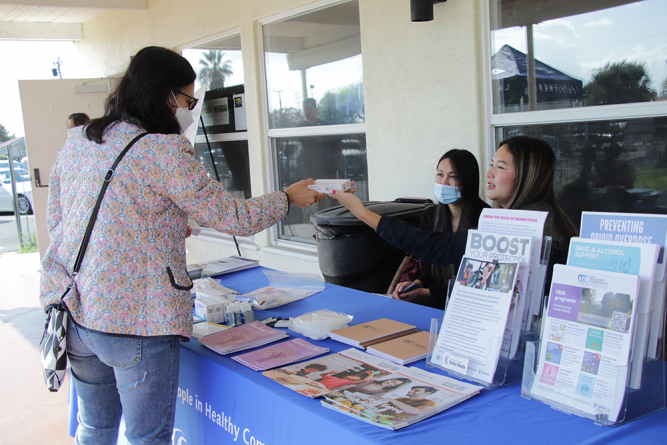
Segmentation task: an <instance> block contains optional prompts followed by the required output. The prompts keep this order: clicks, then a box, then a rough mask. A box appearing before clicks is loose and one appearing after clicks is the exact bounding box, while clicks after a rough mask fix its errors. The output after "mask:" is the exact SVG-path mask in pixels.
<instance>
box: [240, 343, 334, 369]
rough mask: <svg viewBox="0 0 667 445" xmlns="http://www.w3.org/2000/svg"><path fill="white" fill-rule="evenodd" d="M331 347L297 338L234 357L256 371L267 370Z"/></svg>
mask: <svg viewBox="0 0 667 445" xmlns="http://www.w3.org/2000/svg"><path fill="white" fill-rule="evenodd" d="M327 352H329V348H323V347H321V346H315V345H314V344H312V343H308V342H307V341H306V340H303V339H300V338H296V339H294V340H289V341H284V342H281V343H278V344H276V345H272V346H267V347H266V348H262V349H258V350H256V351H251V352H246V353H245V354H240V355H237V356H235V357H232V360H236V361H237V362H239V363H241V364H242V365H245V366H247V367H248V368H251V369H254V370H255V371H265V370H267V369H271V368H277V367H278V366H285V365H288V364H290V363H294V362H300V361H301V360H307V359H309V358H312V357H316V356H318V355H322V354H326V353H327Z"/></svg>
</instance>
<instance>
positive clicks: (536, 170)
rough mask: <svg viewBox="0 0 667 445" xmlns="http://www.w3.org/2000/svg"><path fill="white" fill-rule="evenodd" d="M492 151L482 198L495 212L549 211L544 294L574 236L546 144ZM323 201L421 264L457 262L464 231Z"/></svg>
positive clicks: (355, 203) (349, 198)
mask: <svg viewBox="0 0 667 445" xmlns="http://www.w3.org/2000/svg"><path fill="white" fill-rule="evenodd" d="M498 147H499V148H498V150H497V151H496V152H495V154H494V156H493V159H492V160H491V167H490V168H489V170H488V171H487V172H486V183H487V187H486V196H487V198H489V199H491V200H493V201H494V202H495V204H494V207H496V208H504V209H521V210H536V211H543V212H549V215H548V216H547V220H546V223H545V224H544V235H545V236H551V237H552V243H551V256H550V259H549V268H548V269H547V278H546V284H545V291H546V292H548V291H549V286H550V283H551V274H552V271H553V265H554V264H556V263H560V264H565V261H566V259H567V249H568V247H569V245H570V238H572V237H573V236H577V233H578V231H577V228H576V227H575V226H574V224H572V221H570V218H568V216H567V215H566V214H565V212H564V211H563V209H562V208H561V207H560V205H558V202H557V201H556V196H555V194H554V188H553V180H554V170H555V168H556V156H555V155H554V152H553V150H552V149H551V146H550V145H549V144H548V143H546V142H544V141H542V140H540V139H535V138H532V137H528V136H515V137H513V138H510V139H507V140H505V141H503V142H501V143H500V145H499V146H498ZM329 196H331V197H333V198H335V199H338V201H340V203H341V204H343V205H344V206H345V207H347V208H348V209H349V210H350V211H351V212H352V213H353V214H354V215H355V216H356V217H357V218H359V219H360V220H362V221H363V222H365V223H366V224H368V225H369V226H370V227H372V228H374V229H375V231H376V232H377V234H378V235H380V237H382V239H384V240H385V241H387V242H388V243H390V244H392V245H394V246H396V247H398V248H399V249H401V250H404V251H406V252H408V253H410V254H412V255H414V256H416V257H417V258H419V259H420V260H422V261H426V262H429V263H431V264H435V265H437V266H448V265H450V264H458V263H459V262H460V261H461V259H462V258H463V254H464V253H465V247H466V240H467V238H468V232H467V230H464V231H461V230H459V231H456V232H449V233H440V232H434V231H428V230H420V229H418V228H417V227H415V226H413V225H412V224H410V223H407V222H405V221H401V220H398V219H396V218H392V217H387V216H382V217H381V216H380V215H378V214H376V213H373V212H371V211H370V210H368V209H366V208H365V207H364V205H363V203H362V202H361V200H360V199H359V198H358V197H357V196H355V195H354V194H352V193H334V194H332V195H329Z"/></svg>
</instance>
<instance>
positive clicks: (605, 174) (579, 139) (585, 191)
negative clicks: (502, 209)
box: [496, 117, 667, 227]
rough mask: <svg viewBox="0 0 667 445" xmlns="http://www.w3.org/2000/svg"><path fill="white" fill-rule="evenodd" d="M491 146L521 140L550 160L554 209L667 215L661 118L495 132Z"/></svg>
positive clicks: (665, 123)
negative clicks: (538, 142) (547, 151)
mask: <svg viewBox="0 0 667 445" xmlns="http://www.w3.org/2000/svg"><path fill="white" fill-rule="evenodd" d="M496 131H497V134H496V140H497V141H502V140H504V139H507V138H509V137H512V136H517V135H527V136H533V137H537V138H540V139H543V140H545V141H547V142H548V143H549V144H550V145H551V147H552V148H553V150H554V152H555V154H556V171H555V177H554V187H555V190H556V197H557V198H558V201H559V203H560V204H561V206H562V207H563V209H564V210H565V212H566V213H567V214H568V216H570V218H571V219H572V222H574V224H575V225H576V226H577V227H579V225H580V222H581V212H583V211H599V212H624V213H659V214H667V175H666V173H667V117H660V118H642V119H624V120H614V121H595V122H579V123H564V124H553V125H531V126H528V125H526V126H513V127H503V128H498V129H497V130H496Z"/></svg>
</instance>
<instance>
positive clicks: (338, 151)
mask: <svg viewBox="0 0 667 445" xmlns="http://www.w3.org/2000/svg"><path fill="white" fill-rule="evenodd" d="M274 145H275V147H274V148H275V152H276V155H277V162H278V181H279V187H280V189H282V190H284V189H285V188H286V187H288V186H289V185H290V184H293V183H295V182H297V181H300V180H301V179H304V178H313V179H321V178H326V179H337V178H341V179H351V180H354V187H357V188H358V190H357V192H356V194H357V196H359V198H361V200H362V201H368V165H367V164H366V135H363V134H348V135H337V136H313V137H290V138H279V139H275V140H274ZM336 205H338V202H337V201H335V200H332V199H325V200H322V201H321V202H320V203H319V204H315V205H312V206H310V207H309V208H307V209H305V210H302V209H299V208H297V207H292V208H291V210H290V212H289V215H287V218H285V219H284V220H283V222H282V226H281V228H282V232H283V235H284V237H285V238H287V239H296V240H299V241H306V242H312V243H314V242H315V240H314V239H313V235H314V233H315V232H314V229H313V224H312V223H311V222H310V217H311V215H314V214H315V213H316V212H318V211H320V210H324V209H326V208H329V207H333V206H336Z"/></svg>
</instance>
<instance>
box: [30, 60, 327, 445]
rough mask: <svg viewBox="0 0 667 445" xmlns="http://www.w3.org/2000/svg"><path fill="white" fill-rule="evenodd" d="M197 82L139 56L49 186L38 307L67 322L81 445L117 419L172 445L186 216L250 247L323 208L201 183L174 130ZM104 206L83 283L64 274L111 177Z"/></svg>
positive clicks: (70, 144) (198, 168) (96, 440)
mask: <svg viewBox="0 0 667 445" xmlns="http://www.w3.org/2000/svg"><path fill="white" fill-rule="evenodd" d="M194 80H195V72H194V71H193V69H192V67H191V66H190V64H189V63H188V61H187V60H185V59H184V58H183V57H181V56H180V55H178V54H176V53H175V52H173V51H171V50H168V49H166V48H160V47H147V48H144V49H142V50H141V51H139V52H138V53H137V54H136V55H135V56H134V58H133V59H132V61H131V63H130V65H129V67H128V69H127V72H126V73H125V74H124V76H123V78H122V79H121V81H120V83H119V84H118V87H117V88H116V90H115V91H114V92H113V93H112V94H111V95H110V96H109V98H108V99H107V101H106V104H105V114H104V116H103V117H101V118H99V119H94V120H93V121H91V122H90V123H89V124H88V125H87V126H86V127H85V129H84V131H83V132H74V133H73V134H71V135H70V136H69V137H68V139H67V141H66V142H65V146H64V147H63V149H62V150H61V151H60V152H59V154H58V159H57V160H56V163H55V165H54V167H53V171H52V173H51V176H50V179H49V201H48V210H47V226H48V229H49V236H50V238H51V244H50V245H49V248H48V250H47V252H46V254H45V256H44V260H43V262H42V275H41V283H40V287H41V292H40V300H41V303H42V305H44V306H47V305H49V304H54V303H57V302H58V300H59V297H60V296H61V295H62V292H63V290H64V289H65V288H66V287H67V285H68V284H70V283H71V282H74V287H73V288H72V290H71V291H70V292H69V293H68V294H67V296H66V297H65V299H64V301H63V304H64V306H65V307H66V309H67V310H68V312H69V314H70V317H69V320H70V321H69V325H68V332H67V341H68V357H69V361H70V365H71V371H72V378H73V381H74V384H75V385H76V391H77V396H78V408H79V415H78V416H79V417H78V420H79V427H78V429H77V433H76V438H75V441H76V443H77V444H95V445H105V444H115V443H116V442H117V436H118V425H119V423H120V418H121V413H122V415H123V416H124V418H125V423H126V432H125V435H126V437H127V439H128V440H129V441H130V442H131V443H132V444H139V443H141V444H170V443H171V434H172V430H173V424H174V410H175V403H176V392H177V388H178V373H179V355H180V346H179V341H181V340H187V339H188V338H189V337H190V336H191V335H192V298H191V296H190V292H189V289H190V288H191V287H192V282H191V281H190V279H189V277H188V274H187V272H186V261H185V238H186V232H187V218H188V215H189V216H191V217H193V218H194V219H195V220H196V221H197V222H198V223H199V224H201V225H203V226H206V227H211V228H214V229H216V230H219V231H221V232H226V233H229V234H232V235H251V234H254V233H257V232H259V231H261V230H264V229H266V228H267V227H270V226H271V225H273V224H275V223H276V222H278V221H280V220H281V219H283V218H284V217H285V216H286V215H287V212H288V211H289V207H290V204H291V205H293V206H298V207H307V206H308V205H310V204H312V203H313V202H316V201H318V200H319V199H320V198H321V197H323V195H321V194H318V193H315V192H314V191H313V190H310V189H308V188H307V184H308V183H312V181H301V182H299V183H297V184H294V185H291V186H290V187H288V188H287V189H286V190H285V191H284V192H275V193H270V194H267V195H264V196H260V197H258V198H252V199H248V200H238V199H234V198H233V197H232V196H231V195H230V194H229V193H227V192H226V191H225V190H224V189H223V188H222V186H221V185H220V183H219V182H217V181H214V180H212V179H209V178H208V176H207V175H206V170H205V169H204V167H203V166H202V165H201V164H200V163H199V162H198V161H197V160H196V159H195V157H194V150H193V148H192V145H191V144H190V142H189V141H188V140H187V139H186V138H185V137H183V136H181V130H182V129H184V128H187V126H188V125H189V124H190V123H191V122H192V121H193V118H192V116H191V112H190V110H191V109H192V108H194V105H195V104H196V102H197V99H195V98H193V97H192V95H193V94H194ZM142 133H148V134H147V135H146V136H144V137H143V138H142V139H140V140H139V141H138V142H137V143H136V144H135V145H134V146H132V148H131V149H130V150H129V151H128V152H127V155H126V156H125V157H124V158H123V159H122V161H121V162H120V164H119V165H118V167H117V168H116V170H115V172H114V174H113V176H112V178H111V180H110V182H109V187H108V189H107V192H106V195H105V196H104V199H103V200H102V204H101V207H100V210H99V214H98V217H97V221H96V223H95V226H94V230H93V232H92V236H91V237H90V241H89V244H88V248H87V250H86V252H85V256H84V258H83V263H82V265H81V270H80V273H79V274H78V275H77V276H76V278H75V279H74V278H73V276H72V275H73V274H72V268H73V266H74V262H75V258H76V256H77V252H78V249H79V246H80V244H81V241H82V239H83V236H84V232H85V230H86V226H87V224H88V221H89V219H90V215H91V210H92V208H93V205H94V204H95V202H96V200H97V196H98V194H99V191H100V187H101V185H102V182H103V180H104V177H105V174H106V172H107V170H108V169H109V168H110V167H111V165H112V163H113V162H114V160H115V159H116V157H117V156H118V154H119V153H120V152H121V151H122V150H123V148H125V146H127V145H128V143H129V142H130V141H132V140H133V139H134V138H135V137H137V136H138V135H140V134H142Z"/></svg>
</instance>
